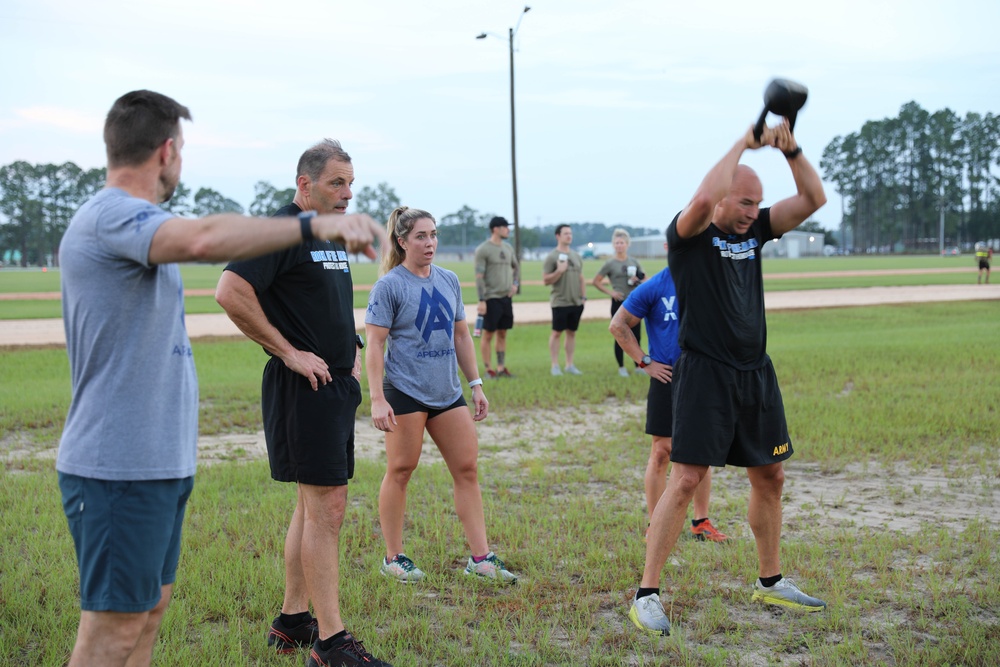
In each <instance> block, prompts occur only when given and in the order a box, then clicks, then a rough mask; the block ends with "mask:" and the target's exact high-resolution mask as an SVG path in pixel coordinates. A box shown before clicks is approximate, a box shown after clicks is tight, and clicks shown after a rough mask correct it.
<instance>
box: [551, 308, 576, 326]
mask: <svg viewBox="0 0 1000 667" xmlns="http://www.w3.org/2000/svg"><path fill="white" fill-rule="evenodd" d="M581 317H583V305H582V304H581V305H579V306H553V307H552V330H553V331H566V330H567V329H569V330H570V331H576V330H577V329H579V328H580V318H581Z"/></svg>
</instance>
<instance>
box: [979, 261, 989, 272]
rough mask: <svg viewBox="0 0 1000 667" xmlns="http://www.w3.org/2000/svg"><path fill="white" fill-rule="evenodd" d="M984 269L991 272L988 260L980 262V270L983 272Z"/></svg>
mask: <svg viewBox="0 0 1000 667" xmlns="http://www.w3.org/2000/svg"><path fill="white" fill-rule="evenodd" d="M983 269H985V270H987V271H989V270H990V263H989V261H988V260H985V259H981V260H979V270H980V271H982V270H983Z"/></svg>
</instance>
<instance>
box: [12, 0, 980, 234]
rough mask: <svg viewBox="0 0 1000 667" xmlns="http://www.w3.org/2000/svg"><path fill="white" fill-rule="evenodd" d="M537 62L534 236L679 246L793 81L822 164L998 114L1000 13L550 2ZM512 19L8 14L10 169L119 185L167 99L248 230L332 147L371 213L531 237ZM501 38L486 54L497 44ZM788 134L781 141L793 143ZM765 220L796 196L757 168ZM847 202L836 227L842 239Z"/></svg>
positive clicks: (248, 0) (461, 10) (476, 9)
mask: <svg viewBox="0 0 1000 667" xmlns="http://www.w3.org/2000/svg"><path fill="white" fill-rule="evenodd" d="M529 4H530V5H531V11H530V12H528V13H527V14H525V15H524V16H523V20H522V21H521V25H520V29H519V31H518V34H517V37H516V38H515V47H516V52H515V76H516V105H517V106H516V114H517V170H518V194H519V204H520V206H519V208H520V219H521V223H522V224H525V225H537V224H539V223H540V224H552V223H556V222H561V221H592V222H605V223H608V224H614V223H624V224H630V225H636V226H646V227H654V228H657V229H663V228H665V226H666V224H667V223H668V222H669V220H670V218H671V217H673V215H674V213H676V212H677V210H679V209H680V208H681V207H683V206H684V204H686V203H687V201H688V200H689V198H690V196H691V194H692V193H693V192H694V190H695V188H696V187H697V185H698V183H699V182H700V181H701V178H702V177H703V175H704V174H705V172H706V171H708V169H709V168H710V167H711V166H712V165H713V164H714V163H715V162H716V161H717V160H718V159H719V158H720V157H721V156H722V154H723V153H724V152H725V151H726V150H727V149H728V148H729V147H730V146H731V145H732V144H733V142H734V141H735V140H736V139H737V138H738V137H739V136H740V135H741V134H742V133H743V132H744V131H745V129H746V128H747V127H748V126H749V125H750V124H751V123H752V122H753V121H754V120H756V117H757V115H758V114H759V113H760V109H761V106H762V94H763V90H764V88H765V87H766V85H767V83H768V81H769V80H770V79H771V78H773V77H776V76H780V77H785V78H791V79H794V80H797V81H801V82H802V83H804V84H805V85H807V86H808V87H809V91H810V93H809V101H808V103H807V105H806V107H805V109H803V110H802V111H801V112H800V114H799V119H798V124H797V126H796V132H795V134H796V137H797V138H798V140H799V143H800V144H801V145H802V146H803V148H804V150H805V154H806V156H807V157H808V158H809V159H810V161H811V162H812V163H813V164H814V165H815V166H816V168H817V170H818V169H819V161H820V156H821V154H822V151H823V148H824V147H825V146H826V145H827V144H828V143H829V142H830V140H832V139H833V138H834V137H836V136H838V135H843V134H847V133H850V132H854V131H856V130H858V129H860V127H861V125H862V124H863V123H864V122H865V121H867V120H877V119H882V118H886V117H891V116H895V115H896V114H897V113H898V112H899V109H900V107H901V106H902V105H903V104H905V103H907V102H909V101H911V100H913V101H916V102H917V103H918V104H919V105H920V106H922V107H923V108H925V109H927V110H928V111H931V112H933V111H936V110H939V109H942V108H944V107H949V108H951V109H952V110H953V111H955V112H956V113H958V114H959V115H961V116H964V115H965V114H966V113H967V112H969V111H977V112H981V113H986V112H988V111H992V112H994V113H996V112H1000V39H998V38H997V34H996V33H997V30H998V28H1000V2H997V0H968V1H963V0H953V1H952V2H941V1H940V0H933V1H932V0H906V1H904V0H885V1H881V0H864V1H853V0H849V1H846V2H836V1H833V2H824V3H805V2H801V1H799V0H771V2H766V3H764V2H747V1H746V0H738V1H732V0H714V1H712V2H683V3H681V2H669V1H664V0H658V1H654V0H643V1H640V0H606V1H602V2H596V1H591V0H541V1H538V2H529ZM523 7H524V4H523V3H519V2H511V1H509V0H488V1H487V0H483V1H480V0H469V1H464V2H463V1H459V0H430V1H429V2H423V3H421V2H413V1H412V0H407V1H401V0H382V1H379V0H364V1H361V2H350V3H348V2H341V1H339V0H288V1H286V2H274V1H273V0H173V1H171V2H164V1H163V0H128V1H126V0H88V1H87V2H71V1H70V0H4V2H3V3H2V4H0V71H2V77H0V164H9V163H11V162H13V161H15V160H27V161H28V162H32V163H42V162H56V163H58V162H63V161H66V160H71V161H73V162H75V163H77V164H78V165H80V166H82V167H85V168H89V167H100V166H103V165H104V146H103V143H102V140H101V127H102V124H103V119H104V116H105V114H106V113H107V110H108V108H109V107H110V106H111V103H112V102H113V101H114V100H115V98H117V97H118V96H120V95H121V94H123V93H125V92H127V91H129V90H134V89H137V88H149V89H152V90H156V91H158V92H162V93H164V94H167V95H170V96H171V97H174V98H175V99H177V100H178V101H179V102H181V103H182V104H185V105H187V106H188V107H190V109H191V111H192V113H193V115H194V122H193V123H189V124H186V126H185V135H186V139H187V144H186V147H185V149H184V151H185V152H184V173H183V180H184V182H185V183H186V184H188V185H189V186H191V187H192V188H193V189H197V188H198V187H203V186H205V187H212V188H215V189H217V190H219V191H221V192H222V193H223V194H224V195H226V196H228V197H231V198H233V199H236V200H237V201H239V202H241V203H242V204H243V205H244V206H246V205H248V204H249V202H250V201H251V199H252V197H253V185H254V183H255V182H256V181H258V180H267V181H270V182H271V183H272V184H274V185H275V186H277V187H281V188H284V187H291V186H292V185H293V184H294V170H295V164H296V161H297V160H298V157H299V155H300V154H301V153H302V151H303V150H304V149H305V148H307V147H308V146H309V145H311V144H312V143H314V142H315V141H317V140H319V139H321V138H323V137H333V138H338V139H340V140H341V141H342V142H343V144H344V147H345V148H346V149H347V150H348V152H349V153H351V155H352V157H353V158H354V167H355V176H356V178H357V181H356V183H355V192H356V191H357V190H359V189H360V188H361V187H363V186H365V185H371V186H374V185H376V184H378V183H379V182H382V181H385V182H388V183H389V184H390V185H391V186H392V187H393V188H394V189H395V191H396V193H397V194H398V195H399V196H400V198H401V199H402V200H403V202H404V203H405V204H408V205H411V206H416V207H419V208H424V209H427V210H429V211H430V212H432V213H433V214H435V215H436V216H438V217H439V218H440V217H441V216H444V215H446V214H448V213H451V212H454V211H456V210H458V209H459V208H460V207H461V206H463V205H465V204H467V205H469V206H471V207H473V208H475V209H477V210H479V211H480V212H483V213H485V212H493V213H498V214H501V215H504V216H506V217H508V218H510V217H511V216H512V201H511V175H510V107H509V78H508V77H509V69H508V49H507V29H508V28H509V27H512V26H514V25H515V24H516V22H517V20H518V18H519V16H520V14H521V11H522V9H523ZM484 31H486V32H491V33H494V35H496V36H499V37H495V36H491V37H489V38H487V39H484V40H476V39H475V37H476V35H478V34H479V33H481V32H484ZM772 120H774V119H772ZM744 161H745V162H747V163H748V164H750V165H751V166H753V167H754V168H756V169H757V170H758V172H759V173H760V174H761V176H762V180H763V183H764V196H765V203H772V202H773V201H775V200H777V199H780V198H783V197H785V196H787V195H789V194H791V193H792V191H793V183H792V180H791V178H790V176H789V175H788V170H787V167H786V166H785V161H784V158H783V157H782V156H781V155H780V154H779V153H778V152H777V151H774V150H764V151H760V152H759V153H756V154H752V155H748V156H746V157H745V158H744ZM827 194H828V196H829V198H830V202H829V203H828V204H827V205H826V206H825V207H824V208H823V209H822V210H820V211H819V212H818V213H817V215H816V216H815V217H816V219H817V220H819V221H820V222H821V223H822V224H823V225H824V226H827V227H836V226H837V225H839V223H840V216H841V210H840V208H841V203H840V198H839V197H837V196H836V192H835V190H834V189H833V185H832V184H827Z"/></svg>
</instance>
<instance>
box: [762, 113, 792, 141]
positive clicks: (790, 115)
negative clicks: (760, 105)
mask: <svg viewBox="0 0 1000 667" xmlns="http://www.w3.org/2000/svg"><path fill="white" fill-rule="evenodd" d="M769 113H771V109H770V107H767V106H765V107H764V110H763V111H761V112H760V118H758V119H757V124H756V125H754V126H753V138H754V139H756V140H757V141H758V142H759V141H760V138H761V137H762V136H764V122H765V121H767V114H769ZM798 114H799V112H798V111H793V112H792V113H790V114H789V115H787V116H785V118H787V119H788V129H789V130H794V129H795V117H796V116H798Z"/></svg>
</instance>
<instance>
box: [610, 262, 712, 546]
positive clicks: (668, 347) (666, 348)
mask: <svg viewBox="0 0 1000 667" xmlns="http://www.w3.org/2000/svg"><path fill="white" fill-rule="evenodd" d="M663 249H664V250H666V249H667V244H666V243H664V244H663ZM678 313H679V310H678V307H677V292H676V290H675V289H674V279H673V277H672V276H671V275H670V269H669V268H665V269H663V270H662V271H660V272H659V273H657V274H656V275H655V276H653V277H652V278H650V279H649V280H647V281H645V282H643V283H642V284H640V285H639V286H638V287H636V288H635V289H634V290H633V291H632V293H631V294H629V295H628V298H626V299H625V302H624V303H623V304H622V306H621V308H619V309H618V310H617V312H615V315H614V317H612V318H611V326H610V327H608V329H609V330H610V331H611V335H613V336H614V337H615V340H616V341H617V342H618V345H619V346H620V347H621V348H622V350H623V351H624V352H625V354H627V355H628V356H630V357H631V358H632V359H633V361H635V362H636V364H638V365H639V368H640V369H641V370H643V371H645V373H646V374H647V375H649V378H650V379H649V393H648V394H647V396H646V433H647V434H648V435H650V436H652V438H653V444H652V446H651V448H650V450H649V461H648V462H647V463H646V477H645V482H646V484H645V486H646V510H647V512H648V517H647V518H648V519H649V520H652V517H653V510H654V509H655V508H656V501H658V500H659V499H660V496H662V495H663V490H664V489H665V488H666V486H667V466H668V465H669V464H670V448H671V444H672V440H673V438H672V435H673V383H672V382H671V380H672V379H673V378H672V376H673V367H674V363H675V362H676V361H677V357H679V356H680V353H681V348H680V345H679V344H678V343H677V330H678ZM643 320H646V334H647V337H648V338H649V354H646V353H644V352H643V351H642V346H641V345H640V344H639V341H638V339H637V338H636V337H635V334H634V333H633V330H634V329H635V327H637V326H639V324H640V323H641V322H642V321H643ZM711 493H712V472H711V468H709V471H708V473H707V474H706V475H705V478H704V479H702V480H701V483H700V484H699V485H698V488H697V490H696V491H695V493H694V519H693V520H692V521H691V533H692V534H693V535H694V536H695V537H696V538H698V539H699V540H709V541H711V542H725V541H726V540H727V539H729V538H728V537H727V536H726V535H725V534H723V533H721V532H720V531H719V530H718V529H717V528H716V527H715V526H713V525H712V522H711V521H709V519H708V499H709V496H710V495H711ZM646 525H647V530H649V529H648V525H649V522H648V521H647V524H646Z"/></svg>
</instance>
